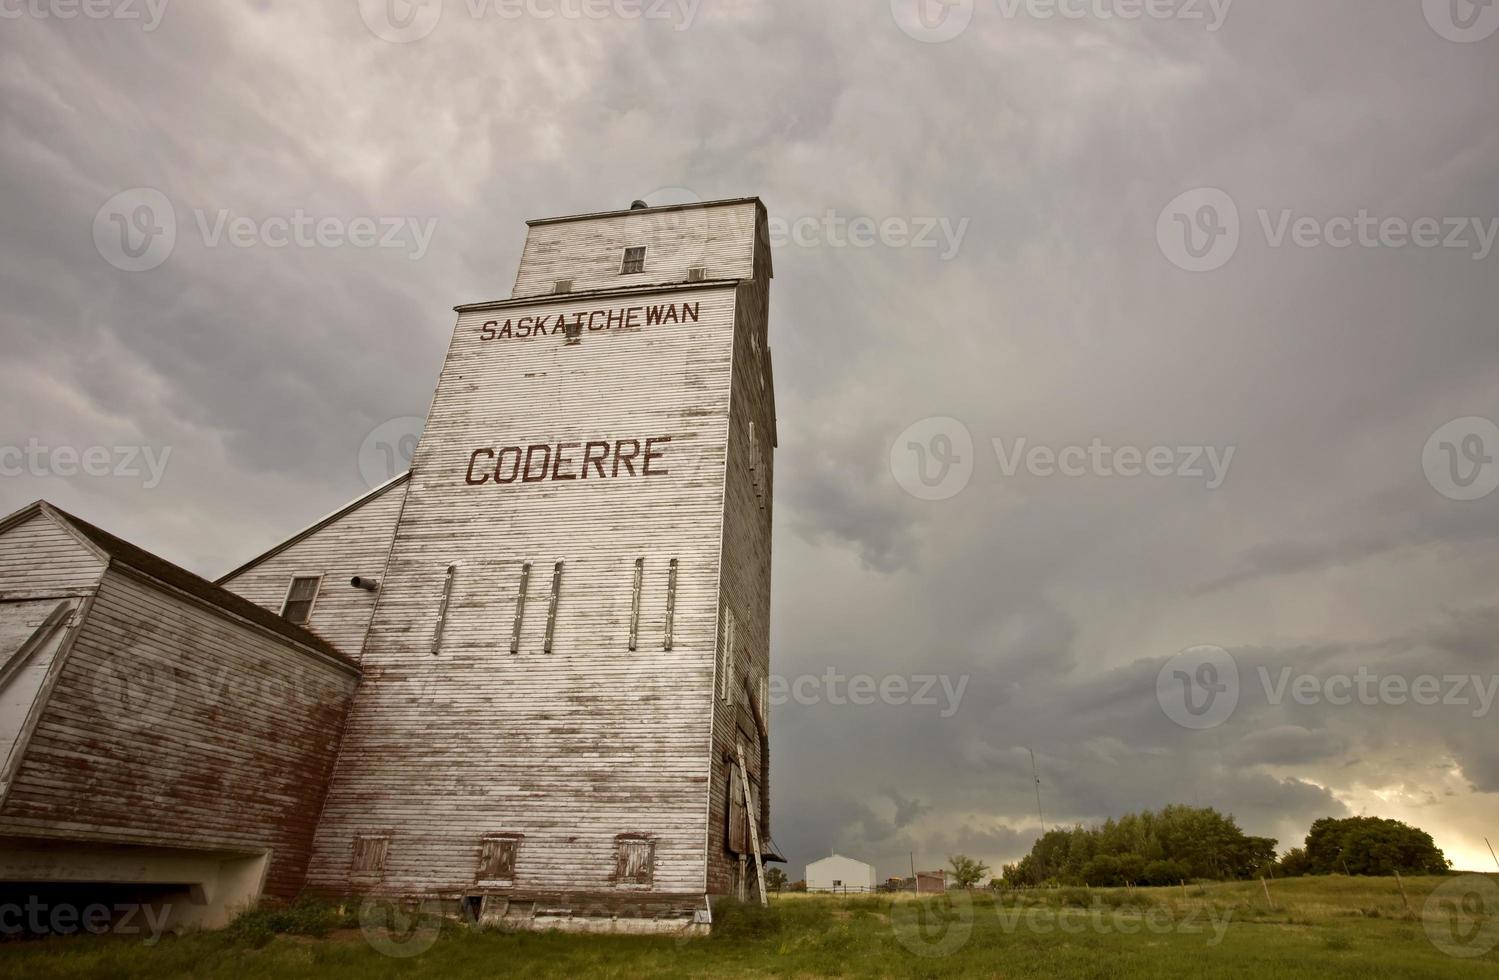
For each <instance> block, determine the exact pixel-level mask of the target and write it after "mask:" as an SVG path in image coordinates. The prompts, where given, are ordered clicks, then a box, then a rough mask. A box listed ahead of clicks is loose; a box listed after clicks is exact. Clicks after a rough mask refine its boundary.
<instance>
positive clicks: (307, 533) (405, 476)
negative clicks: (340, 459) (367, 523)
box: [213, 470, 411, 585]
mask: <svg viewBox="0 0 1499 980" xmlns="http://www.w3.org/2000/svg"><path fill="white" fill-rule="evenodd" d="M409 479H411V471H410V470H407V471H406V472H404V473H401V474H399V475H398V476H396V477H394V478H392V479H390V480H387V481H385V482H384V483H382V484H380V485H379V486H378V487H376V488H375V489H373V490H371V491H370V492H369V493H366V494H361V495H360V496H358V497H355V498H354V499H353V500H351V501H349V502H348V503H346V504H344V505H343V506H342V507H340V508H338V509H337V510H335V511H334V512H333V513H331V514H329V515H327V516H326V517H321V518H319V519H318V520H315V521H313V522H312V523H311V524H309V525H307V526H306V527H304V528H302V530H300V531H298V532H297V533H296V534H293V535H292V536H291V537H289V538H287V539H286V540H285V541H282V542H281V543H280V544H277V545H276V546H275V547H273V548H271V549H269V550H267V551H265V552H262V553H261V554H258V555H256V556H255V557H254V558H251V559H250V560H249V561H247V562H245V563H244V564H243V565H240V566H238V567H236V568H232V569H230V570H229V571H227V572H225V573H224V574H223V575H220V576H219V577H218V578H216V579H214V580H213V582H214V584H215V585H223V584H224V583H225V582H227V581H229V580H230V579H232V578H235V577H236V576H239V575H242V574H244V573H245V572H248V571H249V570H250V569H252V568H254V567H255V566H256V565H259V564H260V563H261V562H263V561H266V560H268V559H271V558H274V557H276V556H277V555H279V554H281V552H283V551H285V550H286V549H287V548H290V547H291V546H292V545H294V544H296V543H297V542H298V541H302V540H304V539H306V538H308V537H311V536H312V535H314V534H316V533H317V532H318V531H321V530H322V529H323V528H325V527H327V526H328V525H329V524H332V523H333V522H334V521H336V520H338V519H339V518H340V517H343V516H345V515H347V514H349V513H352V512H353V511H356V510H358V509H359V508H360V507H363V506H364V505H365V504H367V503H369V502H370V501H371V500H374V499H375V498H376V497H379V496H382V495H383V494H384V493H385V492H386V491H387V490H390V489H392V488H394V487H398V486H400V485H401V484H403V483H405V482H406V481H407V480H409Z"/></svg>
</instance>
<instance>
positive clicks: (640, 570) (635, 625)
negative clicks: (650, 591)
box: [630, 558, 645, 652]
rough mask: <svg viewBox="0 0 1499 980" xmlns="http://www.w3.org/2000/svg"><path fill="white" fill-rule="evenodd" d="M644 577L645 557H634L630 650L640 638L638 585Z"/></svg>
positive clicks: (632, 649)
mask: <svg viewBox="0 0 1499 980" xmlns="http://www.w3.org/2000/svg"><path fill="white" fill-rule="evenodd" d="M644 579H645V559H644V558H637V559H635V588H634V590H633V592H632V593H631V595H630V650H631V651H632V652H633V651H634V649H635V647H636V645H637V643H638V642H639V640H640V586H641V584H642V583H643V581H644Z"/></svg>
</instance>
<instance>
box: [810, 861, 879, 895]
mask: <svg viewBox="0 0 1499 980" xmlns="http://www.w3.org/2000/svg"><path fill="white" fill-rule="evenodd" d="M877 888H878V886H877V884H876V880H875V876H874V866H873V865H870V864H865V863H864V862H863V861H857V860H855V859H854V858H851V857H844V856H843V855H842V854H833V855H830V856H828V857H825V858H823V859H822V860H820V861H813V862H812V863H811V864H809V865H807V891H809V892H872V891H875V890H877Z"/></svg>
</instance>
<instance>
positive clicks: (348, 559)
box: [219, 482, 407, 660]
mask: <svg viewBox="0 0 1499 980" xmlns="http://www.w3.org/2000/svg"><path fill="white" fill-rule="evenodd" d="M406 486H407V484H406V483H404V482H402V483H397V484H393V485H392V486H389V487H386V488H385V490H384V491H383V492H382V493H380V494H379V495H378V496H374V497H371V498H370V499H368V500H366V501H364V502H363V503H361V504H360V505H359V506H358V507H356V508H355V509H353V510H351V511H349V512H347V513H345V514H343V515H341V516H339V517H337V518H335V519H334V520H333V521H331V522H330V523H328V524H326V525H324V526H323V527H320V528H318V529H317V530H315V531H313V532H312V533H311V534H308V535H307V536H306V537H304V538H302V539H301V540H300V541H296V542H295V543H293V544H291V545H290V546H288V547H286V548H284V549H283V550H281V551H279V552H277V553H275V554H273V555H271V556H270V557H268V558H266V559H265V560H264V561H262V562H260V563H259V564H256V565H252V566H251V567H249V568H246V569H243V570H241V571H239V572H237V573H236V574H235V575H234V576H233V577H232V578H226V579H224V580H222V581H221V582H219V584H220V585H222V586H223V587H224V588H226V589H228V590H229V591H230V592H233V593H235V594H237V595H241V596H243V597H244V598H246V599H249V600H250V601H251V602H253V603H255V604H256V605H258V606H263V607H264V608H266V609H269V610H270V611H271V612H274V613H276V614H277V615H280V613H281V606H282V602H283V601H284V600H285V598H286V590H287V588H288V587H289V586H290V585H291V580H292V576H294V575H321V576H322V577H323V581H322V584H321V585H320V586H319V590H318V597H317V601H316V602H315V603H314V604H313V607H312V618H311V619H310V620H309V621H308V622H307V623H306V624H304V625H306V626H307V628H308V629H310V630H312V631H313V632H314V633H316V634H318V635H319V636H321V637H322V638H323V639H325V640H327V641H328V642H329V643H331V644H333V645H334V646H336V647H338V649H339V650H341V651H343V652H344V653H346V654H348V655H349V656H350V657H353V658H355V659H356V660H357V659H358V657H359V651H360V648H361V647H362V646H363V645H364V635H365V632H366V631H367V630H368V629H369V625H370V615H371V614H372V613H373V612H374V611H375V602H376V593H374V592H367V591H365V590H364V589H356V588H354V587H353V586H351V585H350V584H349V580H350V579H351V578H353V577H354V576H355V575H359V576H362V577H365V578H375V579H378V578H380V577H381V576H382V575H384V574H385V560H386V558H387V557H389V555H390V545H391V541H392V540H393V539H394V537H395V532H396V519H397V518H398V517H399V516H400V513H401V502H402V501H403V500H404V499H405V496H406Z"/></svg>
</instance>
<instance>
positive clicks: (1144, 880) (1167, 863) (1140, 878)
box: [951, 805, 1451, 887]
mask: <svg viewBox="0 0 1499 980" xmlns="http://www.w3.org/2000/svg"><path fill="white" fill-rule="evenodd" d="M1277 843H1278V842H1277V841H1276V839H1275V838H1273V837H1255V836H1252V835H1249V834H1246V833H1244V831H1243V830H1242V829H1241V828H1240V827H1239V825H1238V822H1237V821H1236V820H1235V819H1234V818H1233V816H1232V815H1227V814H1223V813H1219V812H1218V811H1217V810H1215V809H1213V808H1212V807H1193V806H1183V805H1173V806H1167V807H1164V808H1162V809H1160V810H1146V811H1144V812H1141V813H1131V814H1126V815H1125V816H1122V817H1119V818H1118V819H1113V818H1110V819H1108V820H1106V821H1104V822H1103V823H1102V824H1098V825H1096V826H1092V827H1084V826H1082V825H1080V824H1079V825H1077V826H1074V827H1071V828H1058V829H1056V830H1050V831H1047V832H1046V833H1044V834H1042V835H1041V837H1040V839H1039V840H1037V841H1036V843H1035V844H1034V845H1033V846H1032V847H1031V852H1030V853H1029V854H1027V855H1026V856H1025V857H1023V858H1021V859H1020V860H1019V861H1017V862H1015V863H1014V864H1007V865H1005V866H1004V868H1003V869H1002V871H1001V875H1000V878H998V879H996V882H997V883H1003V884H1004V885H1007V886H1011V887H1023V886H1033V885H1042V884H1059V885H1091V886H1095V887H1119V886H1123V885H1174V884H1176V883H1177V882H1180V881H1191V880H1195V879H1203V878H1206V879H1214V880H1226V879H1246V878H1257V877H1260V876H1262V875H1278V876H1282V877H1286V876H1297V875H1304V874H1333V873H1341V874H1355V875H1389V874H1393V873H1394V872H1396V871H1399V872H1402V873H1406V874H1444V873H1446V871H1447V870H1448V868H1449V867H1450V866H1451V862H1450V861H1448V860H1447V859H1446V858H1445V857H1444V856H1443V854H1442V852H1441V850H1440V849H1439V848H1438V847H1437V846H1436V844H1435V843H1434V842H1433V841H1432V839H1431V835H1430V834H1427V833H1426V832H1424V831H1422V830H1420V829H1419V828H1416V827H1411V826H1409V825H1408V824H1404V823H1401V822H1400V821H1398V820H1385V819H1381V818H1379V817H1348V818H1345V819H1337V818H1333V817H1325V818H1323V819H1321V820H1318V821H1316V822H1315V823H1313V824H1312V827H1311V832H1310V833H1309V834H1308V835H1307V838H1306V843H1305V846H1304V847H1298V848H1292V849H1291V850H1290V851H1288V852H1287V853H1286V854H1285V855H1284V856H1283V857H1278V856H1277V855H1276V850H1275V848H1276V844H1277ZM951 860H952V862H953V865H954V868H955V869H956V868H958V867H959V866H960V864H961V862H965V861H968V860H969V859H968V858H966V857H965V856H964V855H956V856H955V857H954V858H952V859H951Z"/></svg>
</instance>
